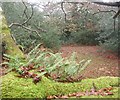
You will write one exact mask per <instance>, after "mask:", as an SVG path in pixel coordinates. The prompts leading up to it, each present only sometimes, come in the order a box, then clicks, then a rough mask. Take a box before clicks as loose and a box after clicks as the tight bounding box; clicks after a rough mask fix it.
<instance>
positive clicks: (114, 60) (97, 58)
mask: <svg viewBox="0 0 120 100" xmlns="http://www.w3.org/2000/svg"><path fill="white" fill-rule="evenodd" d="M60 52H61V53H62V56H63V57H66V56H69V55H71V53H72V52H77V59H78V60H79V61H80V60H82V59H91V60H92V62H91V63H90V64H89V65H88V66H87V68H86V69H85V70H84V71H83V72H82V76H83V78H97V77H100V76H119V72H118V70H119V66H118V65H119V64H118V63H119V62H120V59H118V57H117V56H116V55H114V54H112V53H110V52H109V53H108V52H102V51H101V48H100V47H99V46H77V45H73V46H72V45H70V46H62V48H61V50H60Z"/></svg>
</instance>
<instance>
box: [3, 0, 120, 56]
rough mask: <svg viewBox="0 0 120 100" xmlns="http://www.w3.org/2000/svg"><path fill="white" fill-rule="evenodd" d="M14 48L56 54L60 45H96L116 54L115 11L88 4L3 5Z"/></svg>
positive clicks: (119, 43)
mask: <svg viewBox="0 0 120 100" xmlns="http://www.w3.org/2000/svg"><path fill="white" fill-rule="evenodd" d="M2 9H3V11H4V14H5V17H6V19H7V22H8V25H9V26H10V29H11V33H12V37H13V39H14V41H15V42H16V44H17V45H19V47H20V48H21V49H22V50H23V52H25V53H27V52H29V51H30V50H31V49H33V48H34V47H35V46H36V45H37V44H39V43H43V44H44V47H47V48H50V49H52V50H55V51H58V50H59V49H60V47H61V46H62V45H71V44H77V45H91V46H93V45H99V46H101V47H102V48H103V51H104V50H108V51H110V52H114V53H115V54H118V52H119V49H118V47H119V45H120V42H119V41H118V38H119V35H118V18H116V19H113V16H114V15H115V13H116V12H117V10H118V8H116V7H109V6H104V5H98V4H95V3H89V2H83V3H79V2H66V3H65V2H57V3H52V2H48V4H45V5H44V4H33V3H26V2H9V3H7V2H3V3H2Z"/></svg>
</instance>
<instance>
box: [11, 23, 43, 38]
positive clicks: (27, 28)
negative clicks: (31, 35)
mask: <svg viewBox="0 0 120 100" xmlns="http://www.w3.org/2000/svg"><path fill="white" fill-rule="evenodd" d="M13 25H16V26H20V27H22V28H24V29H26V30H28V31H32V32H35V33H36V34H37V35H38V36H39V37H41V36H40V34H39V32H38V31H37V30H34V29H31V28H29V27H26V26H24V25H22V24H19V23H12V24H11V25H9V28H11V27H12V26H13Z"/></svg>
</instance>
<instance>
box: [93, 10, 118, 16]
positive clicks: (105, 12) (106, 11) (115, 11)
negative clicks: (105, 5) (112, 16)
mask: <svg viewBox="0 0 120 100" xmlns="http://www.w3.org/2000/svg"><path fill="white" fill-rule="evenodd" d="M98 10H99V11H98V12H95V13H94V14H93V15H96V14H98V13H101V12H105V13H106V12H113V13H116V11H114V10H106V11H101V10H100V9H98Z"/></svg>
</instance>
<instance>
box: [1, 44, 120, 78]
mask: <svg viewBox="0 0 120 100" xmlns="http://www.w3.org/2000/svg"><path fill="white" fill-rule="evenodd" d="M60 52H61V53H62V56H63V57H66V56H69V55H71V54H72V52H77V60H78V61H80V60H82V59H91V60H92V62H91V63H90V64H89V65H88V66H87V68H86V69H85V70H84V71H83V72H82V76H83V78H97V77H100V76H119V72H118V70H119V68H118V65H119V64H118V63H119V62H120V59H118V58H117V56H115V55H114V54H112V53H108V52H101V49H100V47H98V46H77V45H67V46H62V48H61V49H60ZM5 71H6V68H0V76H1V75H2V74H4V72H5Z"/></svg>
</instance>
